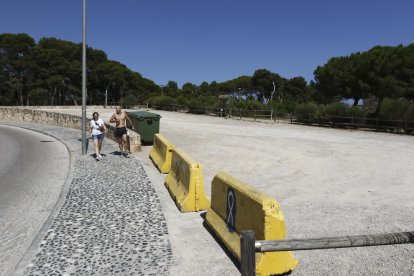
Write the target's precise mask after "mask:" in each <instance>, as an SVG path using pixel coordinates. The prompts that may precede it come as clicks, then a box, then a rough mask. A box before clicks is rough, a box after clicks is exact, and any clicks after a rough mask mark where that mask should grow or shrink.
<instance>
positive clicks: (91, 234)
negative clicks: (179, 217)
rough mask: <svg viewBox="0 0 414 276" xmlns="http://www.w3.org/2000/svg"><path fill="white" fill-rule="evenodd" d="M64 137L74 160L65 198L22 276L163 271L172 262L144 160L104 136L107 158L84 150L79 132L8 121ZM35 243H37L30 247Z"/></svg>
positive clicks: (133, 273)
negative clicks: (129, 155)
mask: <svg viewBox="0 0 414 276" xmlns="http://www.w3.org/2000/svg"><path fill="white" fill-rule="evenodd" d="M9 124H10V125H17V126H22V127H26V128H30V129H36V130H38V131H42V132H44V133H48V134H51V135H52V136H54V137H56V138H58V139H60V140H62V141H64V142H65V143H66V145H67V146H68V148H69V150H70V151H71V153H72V156H74V158H75V165H74V168H73V177H72V182H71V184H70V187H69V189H68V192H67V194H66V198H65V201H64V203H63V206H62V207H61V209H60V211H59V212H58V214H57V216H56V217H55V218H54V220H53V221H52V223H51V224H50V226H49V227H48V229H47V230H46V234H45V236H44V237H43V239H42V240H41V242H40V245H39V246H38V248H37V249H36V251H37V252H36V253H34V254H33V255H34V257H33V258H32V259H31V260H30V262H29V263H28V264H20V265H27V267H26V269H25V271H24V275H66V276H67V275H165V274H168V269H169V266H170V265H171V262H172V253H171V246H170V242H169V239H168V230H167V225H166V221H165V218H164V215H163V211H162V209H161V204H160V200H159V197H158V195H157V194H156V192H155V190H154V189H153V187H152V186H151V182H150V181H149V179H148V177H147V175H146V173H145V171H144V169H143V167H142V165H141V164H140V161H139V160H137V159H135V158H133V157H132V158H124V157H122V156H121V155H118V151H117V150H118V146H117V145H116V143H115V142H113V141H110V140H109V139H105V140H104V143H103V150H102V153H103V155H104V157H103V159H102V160H101V161H99V162H97V161H96V160H95V159H94V158H93V157H92V156H91V154H92V153H93V152H94V151H93V148H92V145H90V148H89V150H88V154H87V155H84V156H82V155H81V154H80V153H81V142H80V137H81V133H80V131H78V130H75V129H68V128H61V127H56V126H49V125H43V124H27V123H9ZM32 247H33V245H32Z"/></svg>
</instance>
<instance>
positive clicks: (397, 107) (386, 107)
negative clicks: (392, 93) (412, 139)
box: [379, 99, 410, 120]
mask: <svg viewBox="0 0 414 276" xmlns="http://www.w3.org/2000/svg"><path fill="white" fill-rule="evenodd" d="M409 109H410V104H409V103H408V102H407V100H404V99H385V100H384V102H383V103H382V108H381V114H380V115H379V119H381V120H403V119H404V117H405V114H406V113H407V112H408V111H409Z"/></svg>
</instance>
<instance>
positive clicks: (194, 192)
mask: <svg viewBox="0 0 414 276" xmlns="http://www.w3.org/2000/svg"><path fill="white" fill-rule="evenodd" d="M165 186H166V187H167V189H168V191H169V193H170V195H171V197H172V198H173V199H174V201H175V204H176V205H177V207H178V209H179V210H180V211H181V212H197V211H200V210H206V209H207V208H208V207H209V206H210V201H209V200H208V199H207V197H206V195H205V193H204V179H203V172H202V167H201V165H200V164H198V163H196V162H195V161H194V160H192V159H191V157H190V156H188V155H187V154H186V153H185V152H184V151H182V150H180V149H177V148H175V149H174V151H173V153H172V158H171V169H170V172H169V173H168V175H167V177H166V178H165Z"/></svg>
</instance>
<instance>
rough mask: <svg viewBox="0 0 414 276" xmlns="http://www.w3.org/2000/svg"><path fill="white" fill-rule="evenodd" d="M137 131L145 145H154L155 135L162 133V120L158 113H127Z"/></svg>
mask: <svg viewBox="0 0 414 276" xmlns="http://www.w3.org/2000/svg"><path fill="white" fill-rule="evenodd" d="M127 114H128V116H129V118H131V121H132V124H133V125H134V128H135V131H137V132H138V134H139V135H140V136H141V143H142V144H143V145H148V144H153V143H154V135H155V134H156V133H159V132H160V118H161V116H160V115H159V114H156V113H151V112H147V111H135V112H127Z"/></svg>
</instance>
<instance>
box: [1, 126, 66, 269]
mask: <svg viewBox="0 0 414 276" xmlns="http://www.w3.org/2000/svg"><path fill="white" fill-rule="evenodd" d="M69 166H70V157H69V153H68V150H67V149H66V147H65V146H64V145H63V144H62V143H61V142H59V141H58V140H56V139H54V138H52V137H50V136H47V135H44V134H41V133H38V132H34V131H29V130H26V129H22V128H17V127H12V126H6V125H1V124H0V252H1V253H0V275H9V274H10V273H11V272H12V271H13V270H14V268H15V266H16V265H17V263H18V262H19V260H20V259H21V257H22V256H23V255H24V253H25V252H26V250H27V249H28V248H29V246H30V244H31V242H32V241H33V239H34V238H35V237H36V234H37V233H38V232H39V230H40V229H41V228H42V226H43V224H44V223H45V221H46V220H47V218H48V216H49V214H50V213H51V211H52V210H53V207H54V206H55V204H56V201H57V200H58V198H59V195H60V192H61V190H62V187H63V185H64V183H65V181H66V179H67V177H68V174H69Z"/></svg>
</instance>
